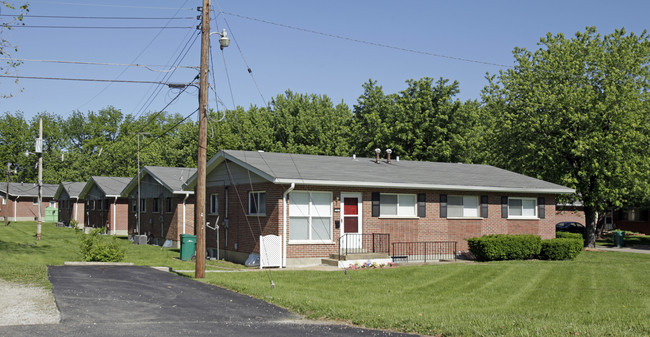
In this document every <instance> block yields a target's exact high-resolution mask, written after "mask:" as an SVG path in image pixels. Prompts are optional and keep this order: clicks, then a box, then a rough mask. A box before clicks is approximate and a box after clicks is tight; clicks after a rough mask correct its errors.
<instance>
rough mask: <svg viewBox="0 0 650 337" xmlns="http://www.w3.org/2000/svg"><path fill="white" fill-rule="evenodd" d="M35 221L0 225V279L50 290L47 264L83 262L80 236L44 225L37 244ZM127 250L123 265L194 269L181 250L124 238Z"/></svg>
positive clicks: (212, 264)
mask: <svg viewBox="0 0 650 337" xmlns="http://www.w3.org/2000/svg"><path fill="white" fill-rule="evenodd" d="M35 233H36V223H35V222H14V223H11V224H10V225H9V226H8V227H5V226H4V224H1V225H0V279H4V280H7V281H14V282H19V283H23V284H24V283H28V284H35V285H39V286H42V287H48V288H49V287H50V286H51V285H50V283H49V281H48V279H47V266H48V265H62V264H63V262H65V261H80V260H81V257H80V255H79V252H78V251H79V240H78V235H79V234H77V233H75V231H74V229H72V228H57V227H56V226H55V225H54V224H53V223H44V224H43V230H42V239H41V241H36V237H35ZM120 243H121V244H122V246H123V247H124V248H125V249H126V257H125V259H124V262H133V263H134V264H137V265H142V266H165V267H171V268H173V269H175V270H194V263H193V262H191V261H187V262H186V261H180V260H178V259H177V258H178V257H179V255H180V253H179V251H178V249H170V248H161V247H157V246H138V245H134V244H133V243H132V242H130V241H128V240H126V238H121V239H120ZM223 268H229V269H239V268H244V267H243V266H241V265H235V264H232V263H228V262H223V261H208V263H207V269H223Z"/></svg>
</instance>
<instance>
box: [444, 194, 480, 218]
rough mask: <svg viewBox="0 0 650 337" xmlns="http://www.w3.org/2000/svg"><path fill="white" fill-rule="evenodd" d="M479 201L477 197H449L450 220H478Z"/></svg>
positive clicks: (448, 211) (448, 212) (448, 214)
mask: <svg viewBox="0 0 650 337" xmlns="http://www.w3.org/2000/svg"><path fill="white" fill-rule="evenodd" d="M479 207H480V204H479V200H478V196H477V195H449V196H447V217H448V218H478V216H479V214H480V213H479Z"/></svg>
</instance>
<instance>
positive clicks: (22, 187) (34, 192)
mask: <svg viewBox="0 0 650 337" xmlns="http://www.w3.org/2000/svg"><path fill="white" fill-rule="evenodd" d="M58 187H59V185H55V184H43V197H45V198H53V197H54V193H56V189H57V188H58ZM0 191H1V192H2V194H3V195H4V194H5V192H6V191H7V183H6V182H0ZM9 196H14V197H16V196H17V197H35V198H36V197H38V185H37V184H34V183H9Z"/></svg>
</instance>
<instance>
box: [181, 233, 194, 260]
mask: <svg viewBox="0 0 650 337" xmlns="http://www.w3.org/2000/svg"><path fill="white" fill-rule="evenodd" d="M194 252H196V235H192V234H181V260H183V261H189V260H191V259H192V256H194Z"/></svg>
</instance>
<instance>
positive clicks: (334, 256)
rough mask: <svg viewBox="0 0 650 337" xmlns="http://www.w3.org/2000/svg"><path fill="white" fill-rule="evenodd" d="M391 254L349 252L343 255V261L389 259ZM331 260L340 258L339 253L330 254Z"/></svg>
mask: <svg viewBox="0 0 650 337" xmlns="http://www.w3.org/2000/svg"><path fill="white" fill-rule="evenodd" d="M388 258H390V256H388V254H382V253H364V254H348V255H341V261H348V260H371V259H388ZM329 259H330V260H335V261H338V260H339V254H330V258H329Z"/></svg>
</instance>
